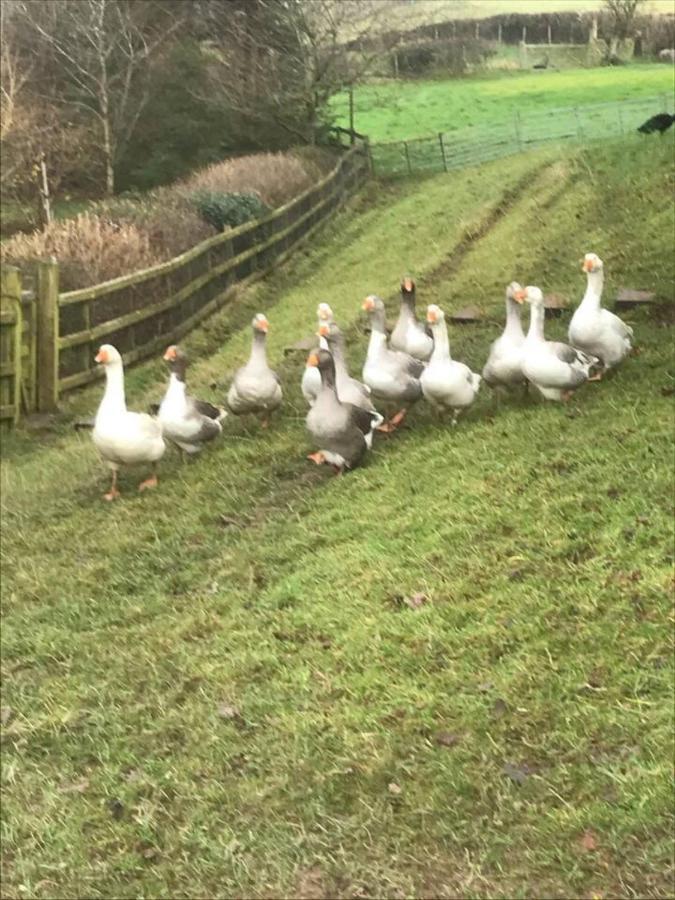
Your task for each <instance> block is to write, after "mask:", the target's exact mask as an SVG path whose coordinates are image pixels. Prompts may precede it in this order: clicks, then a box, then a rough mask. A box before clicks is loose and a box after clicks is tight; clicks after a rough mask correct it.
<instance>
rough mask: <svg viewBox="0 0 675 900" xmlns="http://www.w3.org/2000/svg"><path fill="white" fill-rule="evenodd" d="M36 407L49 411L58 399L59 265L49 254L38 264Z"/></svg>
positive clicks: (41, 410)
mask: <svg viewBox="0 0 675 900" xmlns="http://www.w3.org/2000/svg"><path fill="white" fill-rule="evenodd" d="M37 274H38V278H37V342H38V343H37V380H38V384H37V398H38V403H37V407H38V410H39V412H52V411H53V410H55V409H56V407H57V404H58V401H59V267H58V263H57V262H56V259H55V258H54V257H53V256H52V257H50V259H49V260H45V261H41V262H39V263H38V273H37Z"/></svg>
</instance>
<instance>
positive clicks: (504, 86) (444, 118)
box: [333, 65, 673, 141]
mask: <svg viewBox="0 0 675 900" xmlns="http://www.w3.org/2000/svg"><path fill="white" fill-rule="evenodd" d="M672 90H673V70H672V68H671V67H670V66H664V65H636V66H626V67H623V68H618V69H617V68H601V69H568V70H565V71H560V72H555V71H550V72H549V71H545V72H525V73H512V74H508V75H505V74H500V75H491V76H486V77H484V78H466V79H450V80H445V81H390V82H383V83H380V84H369V85H363V86H361V87H359V88H358V89H357V91H356V94H355V127H356V129H357V131H361V132H363V133H364V134H367V135H368V136H369V137H370V139H371V140H372V141H392V140H398V139H402V138H413V137H418V136H422V135H429V134H435V133H437V132H438V131H451V130H453V129H456V128H464V127H465V126H467V125H484V124H485V123H486V122H490V123H491V124H498V123H500V122H505V121H510V120H511V119H512V118H513V115H514V113H515V111H516V110H518V111H519V113H520V114H521V115H526V114H527V113H531V112H539V111H542V110H547V109H553V108H555V107H561V106H576V105H583V104H585V103H603V102H609V101H614V100H622V99H626V98H634V97H644V96H650V95H652V94H654V95H655V94H660V93H663V94H667V95H668V96H670V94H671V93H672ZM333 102H334V110H335V114H336V121H337V124H339V125H345V126H346V125H347V124H348V108H347V97H346V95H338V96H336V97H335V99H334V101H333Z"/></svg>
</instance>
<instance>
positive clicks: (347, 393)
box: [308, 322, 384, 447]
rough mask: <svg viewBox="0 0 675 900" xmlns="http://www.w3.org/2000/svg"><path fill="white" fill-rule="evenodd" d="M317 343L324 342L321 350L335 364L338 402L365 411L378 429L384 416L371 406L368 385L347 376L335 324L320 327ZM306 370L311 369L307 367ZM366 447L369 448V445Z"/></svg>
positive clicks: (340, 337) (341, 345)
mask: <svg viewBox="0 0 675 900" xmlns="http://www.w3.org/2000/svg"><path fill="white" fill-rule="evenodd" d="M319 341H323V342H324V344H325V346H323V347H322V349H324V350H329V351H330V353H331V355H332V357H333V362H334V364H335V388H336V390H337V395H338V397H339V398H340V400H341V401H342V402H343V403H352V404H353V405H354V406H358V407H360V408H361V409H365V410H366V412H369V413H371V414H372V415H374V416H375V417H376V419H377V422H376V426H375V427H376V428H377V427H379V426H380V425H381V424H382V423H383V422H384V416H381V415H380V414H379V413H378V411H377V410H376V409H375V407H374V406H373V401H372V400H371V399H370V394H371V391H370V388H369V387H368V385H366V384H363V382H361V381H357V380H356V378H352V377H351V375H350V374H349V369H348V368H347V361H346V359H345V341H344V337H343V336H342V332H341V331H340V329H339V328H338V326H337V324H336V323H335V322H331V323H330V324H326V323H323V324H322V325H321V327H320V328H319ZM308 368H313V367H312V366H308ZM317 371H318V369H317ZM366 440H371V441H372V434H371V435H370V437H368V436H366ZM368 446H369V447H370V444H369V445H368Z"/></svg>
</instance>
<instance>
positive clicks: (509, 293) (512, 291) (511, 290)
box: [506, 281, 523, 300]
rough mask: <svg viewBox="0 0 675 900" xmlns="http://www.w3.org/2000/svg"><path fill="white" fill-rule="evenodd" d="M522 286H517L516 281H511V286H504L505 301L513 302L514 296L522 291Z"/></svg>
mask: <svg viewBox="0 0 675 900" xmlns="http://www.w3.org/2000/svg"><path fill="white" fill-rule="evenodd" d="M522 289H523V288H522V285H520V284H518V282H517V281H512V282H511V284H507V285H506V299H507V300H515V299H516V294H517V293H518V292H519V291H522Z"/></svg>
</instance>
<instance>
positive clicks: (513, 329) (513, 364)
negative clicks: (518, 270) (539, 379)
mask: <svg viewBox="0 0 675 900" xmlns="http://www.w3.org/2000/svg"><path fill="white" fill-rule="evenodd" d="M521 290H522V287H521V286H520V285H519V284H518V282H517V281H512V282H511V284H509V285H508V286H507V288H506V325H505V326H504V331H503V332H502V334H501V336H500V337H498V338H497V340H496V341H494V342H493V343H492V346H491V347H490V354H489V356H488V359H487V362H486V363H485V366H484V367H483V380H484V381H485V383H486V384H489V385H490V387H497V386H499V385H505V386H507V387H510V386H512V385H516V384H522V383H525V387H527V381H526V379H525V376H524V375H523V345H524V344H525V333H524V332H523V326H522V324H521V321H520V304H519V303H517V302H516V300H515V295H516V293H517V292H518V291H521Z"/></svg>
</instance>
